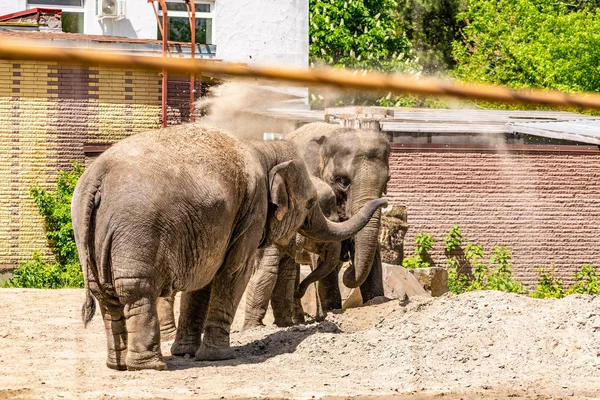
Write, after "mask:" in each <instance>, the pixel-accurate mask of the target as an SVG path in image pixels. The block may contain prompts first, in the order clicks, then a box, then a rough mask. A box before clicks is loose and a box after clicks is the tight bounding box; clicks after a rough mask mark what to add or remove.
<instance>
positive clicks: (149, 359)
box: [127, 352, 168, 371]
mask: <svg viewBox="0 0 600 400" xmlns="http://www.w3.org/2000/svg"><path fill="white" fill-rule="evenodd" d="M143 369H154V370H156V371H166V370H167V369H168V368H167V363H166V362H165V359H164V358H163V357H162V355H161V354H155V353H132V352H128V354H127V370H128V371H141V370H143Z"/></svg>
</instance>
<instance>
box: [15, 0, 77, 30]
mask: <svg viewBox="0 0 600 400" xmlns="http://www.w3.org/2000/svg"><path fill="white" fill-rule="evenodd" d="M38 7H42V8H43V7H50V8H58V9H60V10H62V14H61V16H60V21H61V24H62V30H63V32H69V33H83V21H84V18H83V0H28V1H27V8H29V9H31V8H38Z"/></svg>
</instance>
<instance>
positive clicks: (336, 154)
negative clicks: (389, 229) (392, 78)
mask: <svg viewBox="0 0 600 400" xmlns="http://www.w3.org/2000/svg"><path fill="white" fill-rule="evenodd" d="M285 138H286V140H290V141H291V142H293V143H295V144H296V146H297V148H298V151H299V153H300V156H301V157H302V159H303V160H304V161H305V162H306V166H307V168H308V172H309V174H310V175H311V176H315V177H318V178H319V179H321V180H322V181H324V182H325V183H327V184H328V185H329V186H330V187H331V188H332V189H333V191H334V193H335V195H336V202H337V205H338V215H339V217H340V220H344V219H347V218H349V217H351V216H352V215H354V214H355V213H356V212H357V211H358V210H359V209H360V207H361V206H362V205H364V204H365V203H367V202H368V201H369V200H371V199H375V198H379V197H381V196H382V194H385V193H386V191H387V183H388V181H389V179H390V171H389V154H390V144H389V141H388V139H387V137H386V136H385V135H384V134H381V133H379V132H375V131H366V130H359V129H352V128H344V127H341V126H339V125H334V124H329V123H324V122H315V123H310V124H306V125H304V126H302V127H300V128H298V129H296V130H295V131H293V132H291V133H289V134H287V135H286V137H285ZM380 217H381V213H380V211H377V212H376V213H375V215H374V216H373V218H372V219H371V220H370V221H369V223H368V224H367V226H366V227H365V228H364V229H362V230H361V231H360V232H359V233H357V234H356V235H355V236H354V237H353V238H352V239H351V240H347V241H345V242H343V243H342V260H344V261H345V260H350V261H351V266H350V267H349V268H348V269H347V270H346V272H345V273H344V276H343V283H344V285H345V286H347V287H349V288H356V287H360V292H361V295H362V298H363V300H364V301H365V302H366V301H368V300H370V299H372V298H374V297H378V296H383V295H384V290H383V277H382V266H381V256H380V249H379V241H378V237H379V230H380ZM319 293H320V294H321V295H322V296H324V297H325V298H323V299H322V302H323V304H324V307H325V308H326V309H338V308H341V305H342V304H341V296H340V291H339V286H338V277H337V274H336V273H331V274H329V275H328V276H327V277H325V278H323V279H321V280H320V281H319Z"/></svg>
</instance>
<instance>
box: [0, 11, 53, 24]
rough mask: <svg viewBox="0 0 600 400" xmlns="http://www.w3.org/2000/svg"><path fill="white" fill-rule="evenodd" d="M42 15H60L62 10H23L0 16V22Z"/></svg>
mask: <svg viewBox="0 0 600 400" xmlns="http://www.w3.org/2000/svg"><path fill="white" fill-rule="evenodd" d="M37 13H44V14H62V10H58V9H56V8H39V7H38V8H31V9H29V10H23V11H18V12H14V13H11V14H6V15H0V22H2V21H8V20H9V19H13V18H19V17H25V16H27V15H31V14H37Z"/></svg>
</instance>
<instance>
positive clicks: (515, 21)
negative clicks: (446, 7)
mask: <svg viewBox="0 0 600 400" xmlns="http://www.w3.org/2000/svg"><path fill="white" fill-rule="evenodd" d="M595 7H596V5H591V2H580V3H579V4H575V5H574V4H567V3H561V2H556V1H554V0H541V1H537V0H536V1H534V0H466V8H465V10H466V11H464V12H462V13H459V15H458V18H459V19H460V20H461V21H463V22H464V23H465V24H466V26H465V27H464V29H463V30H462V35H463V40H461V41H455V42H454V56H455V59H456V61H457V66H456V68H455V70H454V72H453V75H454V76H456V77H458V78H461V79H464V80H467V81H475V82H490V83H495V84H502V85H508V86H511V87H515V88H523V87H538V88H549V89H559V90H565V91H598V90H599V88H600V74H598V65H599V64H600V35H598V32H600V15H599V12H598V9H597V8H595Z"/></svg>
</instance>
